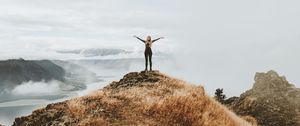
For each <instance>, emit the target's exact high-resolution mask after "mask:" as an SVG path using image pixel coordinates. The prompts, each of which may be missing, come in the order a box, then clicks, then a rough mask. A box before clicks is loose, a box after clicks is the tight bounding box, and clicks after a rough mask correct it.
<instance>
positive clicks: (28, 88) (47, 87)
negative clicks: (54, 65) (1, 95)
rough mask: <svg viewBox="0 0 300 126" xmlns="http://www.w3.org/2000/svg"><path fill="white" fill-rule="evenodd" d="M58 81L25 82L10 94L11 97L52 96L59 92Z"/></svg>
mask: <svg viewBox="0 0 300 126" xmlns="http://www.w3.org/2000/svg"><path fill="white" fill-rule="evenodd" d="M60 83H61V82H59V81H50V82H32V81H29V82H26V83H22V84H21V85H18V86H17V87H15V88H14V89H13V90H12V91H11V93H12V94H13V95H17V96H18V95H22V96H24V95H26V96H36V95H53V94H57V93H59V92H61V91H60Z"/></svg>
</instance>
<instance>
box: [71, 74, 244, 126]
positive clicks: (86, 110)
mask: <svg viewBox="0 0 300 126" xmlns="http://www.w3.org/2000/svg"><path fill="white" fill-rule="evenodd" d="M139 74H146V76H147V78H152V77H159V81H157V82H147V81H144V82H143V81H141V82H138V84H134V86H128V87H113V86H112V85H114V83H118V82H113V83H112V84H111V86H109V87H107V88H105V89H102V90H98V91H95V92H93V93H91V94H90V95H88V96H84V97H81V98H77V99H73V100H70V101H69V102H68V106H69V109H70V112H71V115H72V117H74V118H76V119H78V120H80V121H79V122H78V125H82V126H87V125H103V124H110V125H165V126H168V125H170V126H171V125H183V126H220V125H222V126H247V125H250V124H249V123H247V122H246V121H244V120H242V119H241V118H239V117H238V116H236V115H235V114H234V113H232V112H230V111H229V110H228V109H227V108H225V107H223V106H222V105H220V104H219V103H217V102H216V101H215V100H213V99H212V98H210V97H209V96H207V95H206V94H205V92H204V89H203V87H201V86H194V85H189V84H187V83H186V82H184V81H181V80H178V79H174V78H171V77H168V76H166V75H163V74H160V73H157V72H156V73H153V72H152V73H151V72H148V73H137V74H134V75H132V77H128V78H126V76H125V79H133V78H134V77H136V76H139ZM142 76H143V75H142ZM121 81H122V80H121ZM93 112H94V113H97V114H92V113H93Z"/></svg>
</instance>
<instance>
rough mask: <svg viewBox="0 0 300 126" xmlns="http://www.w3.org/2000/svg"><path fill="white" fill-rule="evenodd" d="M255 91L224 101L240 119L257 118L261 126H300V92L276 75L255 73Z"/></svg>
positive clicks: (271, 72)
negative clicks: (243, 117) (246, 117)
mask: <svg viewBox="0 0 300 126" xmlns="http://www.w3.org/2000/svg"><path fill="white" fill-rule="evenodd" d="M254 80H255V83H254V85H253V87H252V89H250V90H248V91H246V92H245V93H243V94H241V95H240V97H232V98H229V99H228V100H226V101H225V104H227V106H229V107H230V108H231V109H232V110H233V111H234V112H236V113H237V114H238V115H242V116H245V115H250V116H252V117H255V118H256V119H257V121H258V124H259V125H262V126H299V125H300V89H299V88H296V87H295V86H294V85H293V84H290V83H289V82H288V81H287V80H286V78H285V77H284V76H279V75H278V74H277V73H276V72H275V71H269V72H267V73H256V75H255V78H254Z"/></svg>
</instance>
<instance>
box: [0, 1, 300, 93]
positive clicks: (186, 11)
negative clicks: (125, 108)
mask: <svg viewBox="0 0 300 126" xmlns="http://www.w3.org/2000/svg"><path fill="white" fill-rule="evenodd" d="M0 3H1V4H0V22H1V23H0V27H1V29H0V45H1V46H0V59H9V58H19V57H22V58H24V59H62V60H64V59H83V58H85V57H81V56H79V55H74V54H60V53H57V51H59V50H72V49H88V48H119V49H125V50H129V51H135V52H140V56H138V55H134V56H126V55H125V56H124V55H121V56H118V58H124V57H126V58H130V57H143V54H142V51H143V49H144V47H143V46H144V45H143V44H142V43H140V42H139V41H137V40H135V39H134V38H133V37H132V35H137V36H140V37H142V38H145V37H146V36H147V35H152V36H153V38H156V37H160V36H164V37H165V38H166V39H163V40H161V41H158V42H157V43H154V45H153V51H154V55H157V56H158V54H155V52H167V53H169V54H171V58H166V59H167V61H164V62H161V63H159V62H158V61H157V62H155V60H154V61H153V62H154V67H155V69H159V70H161V71H162V72H165V73H167V74H169V75H171V76H175V77H178V78H180V79H184V80H186V81H188V82H191V83H193V84H197V85H204V87H205V88H206V89H207V92H208V93H209V94H213V92H214V90H215V89H216V88H225V89H224V91H225V94H227V95H229V96H233V95H239V94H240V93H242V92H243V91H245V90H247V89H249V88H251V86H252V83H253V78H254V75H255V72H264V71H268V70H271V69H274V70H276V71H278V72H279V73H280V74H281V75H285V76H286V77H287V79H288V80H289V81H290V82H291V83H294V84H296V86H297V87H300V80H299V78H298V77H297V76H298V75H299V74H300V69H299V68H300V67H299V64H300V59H299V55H300V43H299V40H300V37H299V34H300V31H299V29H300V17H299V16H298V15H299V14H300V8H299V7H298V5H299V3H300V2H299V1H296V0H290V1H280V0H264V1H260V0H252V1H239V0H228V1H222V0H217V1H198V0H187V1H184V2H183V1H180V0H152V1H140V0H131V1H129V0H111V1H101V0H90V1H88V2H87V1H80V0H51V1H42V0H26V1H19V0H9V1H8V0H7V1H1V2H0ZM93 58H95V59H97V58H103V57H93ZM106 58H107V59H109V58H113V57H106ZM133 68H135V69H130V70H142V69H143V62H141V65H138V66H137V67H133ZM126 72H129V70H128V71H126Z"/></svg>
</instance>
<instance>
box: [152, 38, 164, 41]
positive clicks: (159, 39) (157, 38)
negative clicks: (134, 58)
mask: <svg viewBox="0 0 300 126" xmlns="http://www.w3.org/2000/svg"><path fill="white" fill-rule="evenodd" d="M163 38H164V37H159V38H157V39H154V40H152V42H155V41H157V40H160V39H163Z"/></svg>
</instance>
